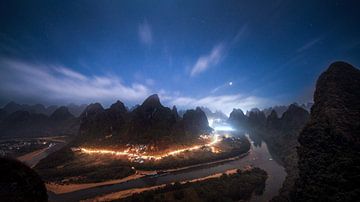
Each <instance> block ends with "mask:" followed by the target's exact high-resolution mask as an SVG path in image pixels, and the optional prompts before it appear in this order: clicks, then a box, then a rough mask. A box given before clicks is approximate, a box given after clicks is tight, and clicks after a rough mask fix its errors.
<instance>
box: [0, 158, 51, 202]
mask: <svg viewBox="0 0 360 202" xmlns="http://www.w3.org/2000/svg"><path fill="white" fill-rule="evenodd" d="M0 165H1V166H0V182H1V186H0V201H39V202H42V201H47V200H48V196H47V193H46V188H45V184H44V182H43V181H42V180H41V178H40V177H39V175H37V174H36V172H35V171H34V170H32V169H31V168H29V167H27V166H26V165H24V164H23V163H21V162H19V161H17V160H13V159H6V158H0Z"/></svg>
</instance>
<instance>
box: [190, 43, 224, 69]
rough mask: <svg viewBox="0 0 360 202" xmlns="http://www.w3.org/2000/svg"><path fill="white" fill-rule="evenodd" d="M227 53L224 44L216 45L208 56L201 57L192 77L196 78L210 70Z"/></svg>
mask: <svg viewBox="0 0 360 202" xmlns="http://www.w3.org/2000/svg"><path fill="white" fill-rule="evenodd" d="M224 52H225V47H224V44H222V43H220V44H218V45H216V46H215V47H214V48H213V49H212V50H211V52H210V53H209V54H208V55H203V56H201V57H199V58H198V59H197V61H196V63H195V65H194V66H193V67H192V69H191V72H190V76H195V75H197V74H199V73H201V72H204V71H205V70H207V69H208V68H210V67H212V66H215V65H217V64H218V62H219V61H220V59H221V58H222V57H223V55H224Z"/></svg>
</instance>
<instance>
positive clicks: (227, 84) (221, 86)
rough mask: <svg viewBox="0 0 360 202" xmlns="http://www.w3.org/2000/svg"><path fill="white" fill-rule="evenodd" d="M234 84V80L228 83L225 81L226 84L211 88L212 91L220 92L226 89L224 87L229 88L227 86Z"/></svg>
mask: <svg viewBox="0 0 360 202" xmlns="http://www.w3.org/2000/svg"><path fill="white" fill-rule="evenodd" d="M232 85H233V82H232V81H230V82H226V83H224V84H222V85H220V86H217V87H216V88H214V89H212V90H211V93H216V92H218V91H219V90H221V89H224V88H227V87H230V86H232Z"/></svg>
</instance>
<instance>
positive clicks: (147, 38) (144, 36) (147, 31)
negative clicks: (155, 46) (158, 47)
mask: <svg viewBox="0 0 360 202" xmlns="http://www.w3.org/2000/svg"><path fill="white" fill-rule="evenodd" d="M138 35H139V40H140V42H141V43H143V44H145V45H148V46H149V45H151V44H152V42H153V37H152V31H151V26H150V25H149V23H148V22H147V21H146V20H145V21H144V22H143V23H141V24H140V25H139V28H138Z"/></svg>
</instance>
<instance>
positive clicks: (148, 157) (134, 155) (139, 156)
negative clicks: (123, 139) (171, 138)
mask: <svg viewBox="0 0 360 202" xmlns="http://www.w3.org/2000/svg"><path fill="white" fill-rule="evenodd" d="M220 141H221V139H220V138H219V136H218V135H214V136H213V140H212V141H211V142H210V143H208V144H204V145H195V146H192V147H188V148H184V149H178V150H174V151H171V152H168V153H165V154H161V155H145V154H139V153H131V152H129V151H128V150H124V151H115V150H106V149H88V148H83V147H80V148H77V149H74V150H78V151H80V152H82V153H86V154H109V155H115V156H127V157H128V159H129V160H133V159H145V160H160V159H162V158H164V157H168V156H173V155H177V154H180V153H183V152H186V151H193V150H197V149H200V148H202V147H204V146H205V147H212V146H214V145H215V144H217V143H218V142H220Z"/></svg>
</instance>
